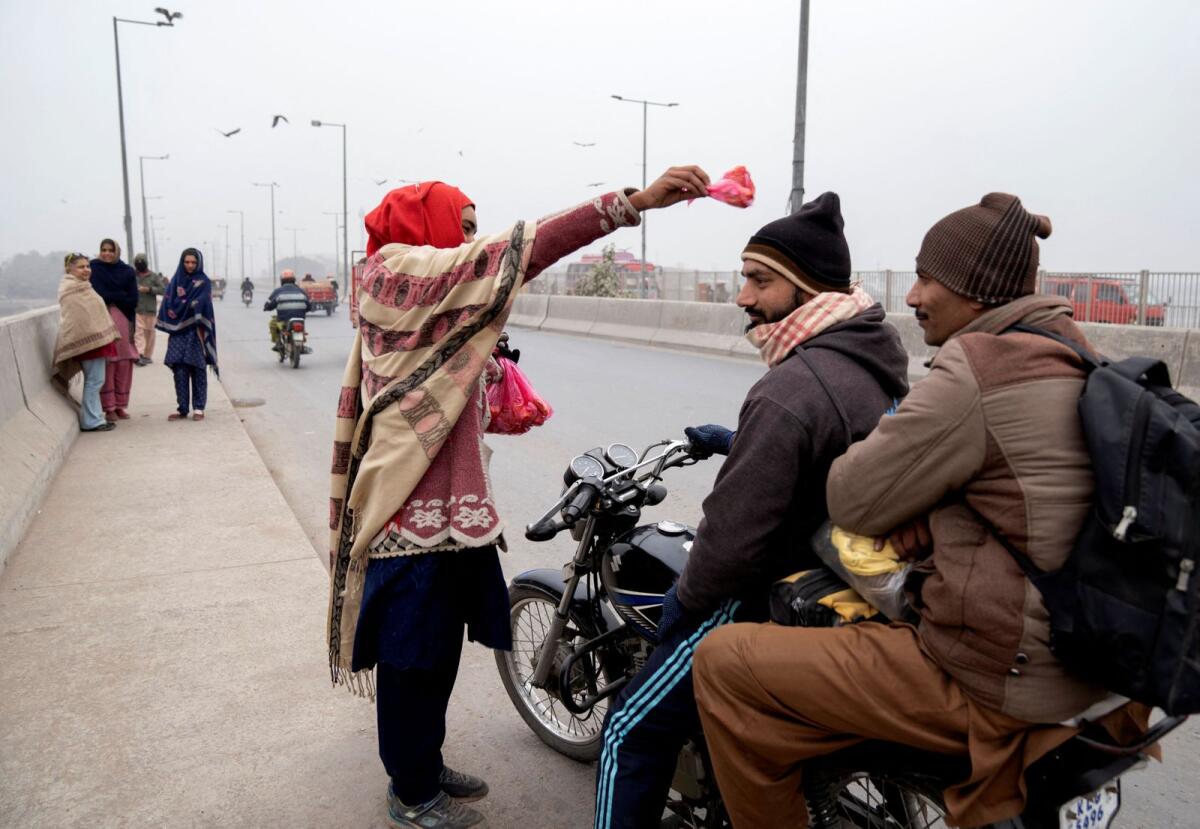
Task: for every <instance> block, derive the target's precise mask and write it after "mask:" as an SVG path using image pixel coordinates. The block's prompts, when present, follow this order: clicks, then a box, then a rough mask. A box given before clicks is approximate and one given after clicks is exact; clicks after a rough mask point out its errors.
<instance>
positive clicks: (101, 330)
mask: <svg viewBox="0 0 1200 829" xmlns="http://www.w3.org/2000/svg"><path fill="white" fill-rule="evenodd" d="M63 270H64V271H65V273H64V274H63V278H62V281H61V282H60V283H59V285H58V308H59V321H58V338H57V339H56V340H55V342H54V358H53V363H54V376H53V381H54V384H55V385H56V386H57V387H58V388H59V390H61V391H62V392H63V393H66V391H67V387H68V385H69V384H70V382H71V378H73V377H74V376H75V375H76V374H78V373H79V372H80V371H82V372H83V397H82V399H81V401H80V406H79V428H80V430H81V431H84V432H107V431H110V430H112V429H114V428H116V424H115V423H112V422H110V421H108V420H106V419H105V418H104V409H103V408H102V407H101V405H100V389H101V387H102V386H103V385H104V371H105V366H106V365H107V363H108V358H109V357H110V356H111V355H113V354H116V352H117V340H118V339H119V338H120V335H119V334H118V333H117V327H116V326H115V325H114V324H113V321H112V317H111V316H110V315H109V313H108V308H107V307H105V305H104V300H103V299H101V298H100V295H99V294H98V293H96V291H95V290H94V289H93V288H92V285H91V278H92V267H91V265H90V264H89V263H88V258H87V257H86V256H85V255H83V254H82V253H68V254H67V256H66V258H65V259H64V260H63Z"/></svg>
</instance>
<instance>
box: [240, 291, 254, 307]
mask: <svg viewBox="0 0 1200 829" xmlns="http://www.w3.org/2000/svg"><path fill="white" fill-rule="evenodd" d="M253 301H254V291H251V290H249V289H247V290H244V291H242V302H244V303H246V307H247V308H249V307H250V303H251V302H253Z"/></svg>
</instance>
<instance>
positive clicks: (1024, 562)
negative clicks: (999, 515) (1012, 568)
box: [962, 501, 1046, 581]
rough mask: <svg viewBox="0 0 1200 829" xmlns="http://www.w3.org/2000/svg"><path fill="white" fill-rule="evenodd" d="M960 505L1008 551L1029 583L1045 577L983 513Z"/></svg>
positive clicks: (965, 503) (1039, 568) (967, 505)
mask: <svg viewBox="0 0 1200 829" xmlns="http://www.w3.org/2000/svg"><path fill="white" fill-rule="evenodd" d="M962 504H963V506H965V507H966V508H967V509H969V510H970V511H971V512H973V513H974V514H975V519H976V520H977V521H979V523H980V524H983V528H984V529H985V530H987V531H988V532H989V533H991V534H992V536H993V537H995V539H996V540H997V541H999V542H1000V546H1002V547H1003V548H1004V549H1005V550H1007V551H1008V554H1009V555H1010V556H1012V557H1013V560H1014V561H1015V562H1017V564H1018V565H1020V567H1021V569H1022V570H1023V571H1024V572H1025V575H1026V576H1027V577H1028V578H1029V580H1030V581H1034V580H1035V579H1038V578H1041V577H1042V576H1044V575H1046V571H1045V570H1043V569H1042V568H1041V567H1038V566H1037V565H1036V564H1034V563H1033V559H1031V558H1030V557H1029V556H1028V555H1027V554H1026V553H1023V552H1021V551H1020V550H1018V549H1017V545H1015V544H1013V543H1012V542H1011V541H1009V540H1008V538H1007V537H1006V536H1005V535H1004V533H1002V532H1000V530H999V529H997V528H996V525H995V524H993V523H992V522H991V521H989V520H987V519H986V518H984V517H983V513H981V512H980V511H979V510H977V509H975V507H973V506H971V505H970V504H968V503H967V502H966V501H963V502H962Z"/></svg>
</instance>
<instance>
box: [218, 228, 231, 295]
mask: <svg viewBox="0 0 1200 829" xmlns="http://www.w3.org/2000/svg"><path fill="white" fill-rule="evenodd" d="M217 227H223V228H225V270H224V271H222V272H221V276H222V277H224V279H225V281H226V282H228V281H229V225H228V224H223V225H217Z"/></svg>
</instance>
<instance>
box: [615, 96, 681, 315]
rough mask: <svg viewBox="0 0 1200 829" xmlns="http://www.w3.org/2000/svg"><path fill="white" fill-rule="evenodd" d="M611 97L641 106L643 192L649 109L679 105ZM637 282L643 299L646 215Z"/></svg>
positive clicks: (644, 287)
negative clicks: (639, 274) (639, 272)
mask: <svg viewBox="0 0 1200 829" xmlns="http://www.w3.org/2000/svg"><path fill="white" fill-rule="evenodd" d="M612 97H613V98H615V99H616V100H618V101H625V102H626V103H630V104H641V105H642V189H643V190H645V189H646V184H647V181H646V123H647V120H648V115H649V108H650V107H652V106H656V107H677V106H679V104H678V103H677V102H674V101H672V102H670V103H659V102H658V101H646V100H643V99H641V98H625V97H623V96H621V95H613V96H612ZM639 282H640V283H641V284H640V285H639V286H638V295H639V296H640V297H641V298H642V299H645V298H646V214H645V213H643V214H642V268H641V279H640V280H639Z"/></svg>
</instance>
